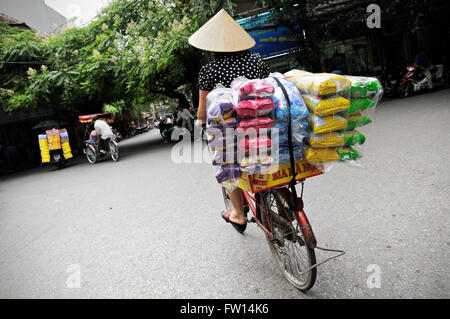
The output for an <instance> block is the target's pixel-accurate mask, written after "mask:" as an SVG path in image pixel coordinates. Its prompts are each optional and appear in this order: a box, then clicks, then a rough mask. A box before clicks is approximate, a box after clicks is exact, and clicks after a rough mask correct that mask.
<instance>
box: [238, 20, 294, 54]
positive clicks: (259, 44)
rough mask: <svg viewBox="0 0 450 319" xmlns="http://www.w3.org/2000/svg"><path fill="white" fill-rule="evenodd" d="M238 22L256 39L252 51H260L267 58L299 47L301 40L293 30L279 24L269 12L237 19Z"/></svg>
mask: <svg viewBox="0 0 450 319" xmlns="http://www.w3.org/2000/svg"><path fill="white" fill-rule="evenodd" d="M237 23H239V25H240V26H242V27H243V28H244V29H245V30H246V31H247V32H248V33H249V34H250V36H251V37H252V38H253V39H254V40H255V42H256V44H255V46H254V47H253V48H252V49H251V51H253V52H256V53H259V54H260V55H261V56H262V57H263V58H265V59H266V58H271V57H275V56H279V55H283V54H287V53H289V52H290V51H291V50H293V49H297V48H299V42H298V41H297V40H296V39H295V36H294V34H293V33H292V32H291V30H289V29H288V28H286V27H281V26H277V25H276V24H275V23H274V22H273V21H272V19H271V13H269V12H267V13H263V14H260V15H258V16H257V17H251V18H245V19H241V20H237Z"/></svg>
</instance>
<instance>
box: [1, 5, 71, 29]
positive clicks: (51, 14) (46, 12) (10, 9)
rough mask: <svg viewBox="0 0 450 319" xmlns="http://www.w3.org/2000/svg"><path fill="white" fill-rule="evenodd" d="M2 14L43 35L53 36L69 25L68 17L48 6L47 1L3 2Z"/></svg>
mask: <svg viewBox="0 0 450 319" xmlns="http://www.w3.org/2000/svg"><path fill="white" fill-rule="evenodd" d="M0 14H2V15H4V16H6V17H9V18H12V19H13V20H16V21H20V22H22V23H25V24H26V25H27V26H29V27H30V28H31V29H34V30H37V31H39V32H41V33H42V34H52V33H54V31H55V29H56V28H59V27H61V26H63V25H64V24H66V23H67V19H66V17H64V16H63V15H61V14H60V13H58V12H56V11H55V10H53V9H52V8H50V7H49V6H47V5H46V4H45V0H1V1H0Z"/></svg>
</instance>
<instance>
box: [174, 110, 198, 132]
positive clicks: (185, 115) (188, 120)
mask: <svg viewBox="0 0 450 319" xmlns="http://www.w3.org/2000/svg"><path fill="white" fill-rule="evenodd" d="M177 109H178V113H177V119H178V120H180V119H181V121H182V122H181V127H184V128H187V129H189V132H192V120H193V119H194V116H193V115H192V114H191V112H189V110H188V109H184V108H182V107H181V105H178V107H177Z"/></svg>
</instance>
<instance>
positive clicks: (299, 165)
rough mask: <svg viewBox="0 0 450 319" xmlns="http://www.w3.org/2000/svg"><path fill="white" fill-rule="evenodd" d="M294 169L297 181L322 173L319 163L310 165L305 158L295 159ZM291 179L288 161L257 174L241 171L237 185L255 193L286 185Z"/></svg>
mask: <svg viewBox="0 0 450 319" xmlns="http://www.w3.org/2000/svg"><path fill="white" fill-rule="evenodd" d="M295 171H296V172H297V173H298V174H297V176H296V178H295V179H296V180H297V181H299V180H302V179H305V178H309V177H313V176H316V175H320V174H323V169H322V167H321V166H320V165H312V164H310V163H308V162H307V161H306V160H305V159H300V160H297V161H295ZM291 179H292V170H291V164H290V163H289V162H288V163H283V164H280V165H279V166H278V167H275V168H269V169H268V170H266V171H262V172H261V173H258V174H253V175H248V174H247V173H246V172H243V173H242V175H241V177H240V179H239V184H238V187H239V188H241V189H243V190H246V191H248V192H251V193H257V192H261V191H264V190H267V189H270V188H274V187H279V186H283V185H287V184H289V182H290V181H291Z"/></svg>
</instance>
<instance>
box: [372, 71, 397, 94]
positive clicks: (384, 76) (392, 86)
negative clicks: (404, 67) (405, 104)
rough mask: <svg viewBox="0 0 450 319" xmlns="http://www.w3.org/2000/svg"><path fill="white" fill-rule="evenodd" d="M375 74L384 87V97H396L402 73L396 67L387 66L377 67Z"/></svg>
mask: <svg viewBox="0 0 450 319" xmlns="http://www.w3.org/2000/svg"><path fill="white" fill-rule="evenodd" d="M373 72H374V76H375V77H376V78H377V79H378V81H379V82H380V84H381V86H382V87H383V97H384V98H386V97H388V98H394V97H396V95H397V89H398V86H399V84H400V82H401V81H400V79H401V74H400V72H398V71H396V70H394V69H388V68H386V67H375V68H374V69H373Z"/></svg>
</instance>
